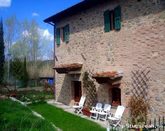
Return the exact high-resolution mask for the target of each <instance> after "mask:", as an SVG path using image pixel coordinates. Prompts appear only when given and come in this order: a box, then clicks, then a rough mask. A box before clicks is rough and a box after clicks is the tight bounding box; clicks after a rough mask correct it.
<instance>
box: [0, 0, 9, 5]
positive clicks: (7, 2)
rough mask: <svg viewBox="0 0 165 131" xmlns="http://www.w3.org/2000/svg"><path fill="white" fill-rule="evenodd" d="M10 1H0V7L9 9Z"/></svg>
mask: <svg viewBox="0 0 165 131" xmlns="http://www.w3.org/2000/svg"><path fill="white" fill-rule="evenodd" d="M10 5H11V0H0V7H10Z"/></svg>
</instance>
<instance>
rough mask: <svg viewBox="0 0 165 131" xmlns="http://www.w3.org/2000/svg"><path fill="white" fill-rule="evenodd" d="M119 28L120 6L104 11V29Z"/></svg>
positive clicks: (107, 30)
mask: <svg viewBox="0 0 165 131" xmlns="http://www.w3.org/2000/svg"><path fill="white" fill-rule="evenodd" d="M120 29H121V7H120V6H117V7H116V8H115V9H114V10H111V11H109V10H106V11H105V12H104V31H105V32H109V31H111V30H120Z"/></svg>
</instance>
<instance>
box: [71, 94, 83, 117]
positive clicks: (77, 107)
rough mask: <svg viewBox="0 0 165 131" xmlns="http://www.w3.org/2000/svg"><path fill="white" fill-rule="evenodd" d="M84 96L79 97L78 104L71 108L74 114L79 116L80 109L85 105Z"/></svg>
mask: <svg viewBox="0 0 165 131" xmlns="http://www.w3.org/2000/svg"><path fill="white" fill-rule="evenodd" d="M85 99H86V97H85V96H81V99H80V101H79V103H77V105H74V106H73V108H74V109H75V113H77V114H80V113H82V109H83V106H84V103H85Z"/></svg>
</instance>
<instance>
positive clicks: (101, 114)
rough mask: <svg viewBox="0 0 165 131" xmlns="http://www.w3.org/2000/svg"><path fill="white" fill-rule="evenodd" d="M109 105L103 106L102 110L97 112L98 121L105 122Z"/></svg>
mask: <svg viewBox="0 0 165 131" xmlns="http://www.w3.org/2000/svg"><path fill="white" fill-rule="evenodd" d="M110 110H111V105H110V104H105V105H104V108H103V110H101V111H100V112H99V120H102V121H106V120H107V118H108V116H109V115H110Z"/></svg>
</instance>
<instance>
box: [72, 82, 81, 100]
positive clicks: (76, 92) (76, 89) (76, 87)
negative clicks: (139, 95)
mask: <svg viewBox="0 0 165 131" xmlns="http://www.w3.org/2000/svg"><path fill="white" fill-rule="evenodd" d="M72 85H73V98H74V101H75V102H79V101H80V98H81V96H82V89H81V81H72Z"/></svg>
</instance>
